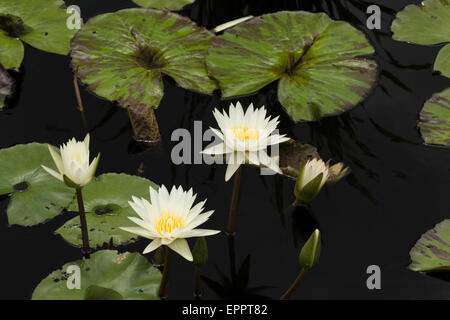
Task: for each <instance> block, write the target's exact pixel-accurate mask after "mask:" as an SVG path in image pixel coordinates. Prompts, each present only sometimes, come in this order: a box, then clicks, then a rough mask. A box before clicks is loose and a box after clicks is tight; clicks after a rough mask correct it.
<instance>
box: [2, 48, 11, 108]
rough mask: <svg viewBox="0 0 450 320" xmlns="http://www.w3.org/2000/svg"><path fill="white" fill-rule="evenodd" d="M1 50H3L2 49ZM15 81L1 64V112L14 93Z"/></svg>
mask: <svg viewBox="0 0 450 320" xmlns="http://www.w3.org/2000/svg"><path fill="white" fill-rule="evenodd" d="M0 50H1V49H0ZM12 86H13V79H12V77H11V76H10V75H9V73H8V71H6V70H5V68H3V66H2V65H1V64H0V110H1V109H2V108H3V107H4V105H5V99H6V97H7V96H9V95H10V94H11V93H12Z"/></svg>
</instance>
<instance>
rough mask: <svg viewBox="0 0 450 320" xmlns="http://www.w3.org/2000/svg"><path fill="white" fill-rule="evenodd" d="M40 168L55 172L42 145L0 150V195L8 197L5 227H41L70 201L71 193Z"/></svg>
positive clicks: (72, 194)
mask: <svg viewBox="0 0 450 320" xmlns="http://www.w3.org/2000/svg"><path fill="white" fill-rule="evenodd" d="M41 165H45V166H47V167H49V168H53V169H54V170H56V168H55V165H54V163H53V159H52V157H51V156H50V153H49V152H48V147H47V145H46V144H40V143H30V144H24V145H17V146H14V147H11V148H7V149H2V150H0V168H1V171H0V194H12V195H11V199H10V201H9V204H8V208H7V214H8V222H9V224H18V225H22V226H32V225H35V224H38V223H42V222H44V221H46V220H48V219H51V218H53V217H55V216H56V215H58V214H59V213H61V211H62V210H63V209H64V208H66V207H67V206H68V205H69V204H70V202H72V201H73V198H74V191H73V189H71V188H69V187H67V186H66V185H65V184H64V183H62V182H61V181H59V180H57V179H55V178H54V177H52V176H51V175H49V174H48V173H47V172H46V171H45V170H44V169H42V168H41Z"/></svg>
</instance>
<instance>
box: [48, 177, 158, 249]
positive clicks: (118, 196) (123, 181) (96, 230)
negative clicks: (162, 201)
mask: <svg viewBox="0 0 450 320" xmlns="http://www.w3.org/2000/svg"><path fill="white" fill-rule="evenodd" d="M150 187H152V188H154V189H157V188H158V186H157V185H155V184H154V183H153V182H151V181H150V180H147V179H145V178H141V177H138V176H130V175H126V174H117V173H106V174H103V175H101V176H99V177H98V178H96V179H95V180H92V181H91V182H90V183H89V184H88V185H87V186H85V187H84V188H83V200H84V206H85V210H86V221H87V225H88V230H89V245H90V247H91V248H95V247H100V246H102V245H103V244H105V243H106V244H112V245H120V244H125V243H128V242H132V241H134V240H136V238H135V236H134V235H133V234H132V233H129V232H126V231H123V230H121V229H119V227H125V226H134V223H133V222H131V221H130V220H129V219H128V217H131V216H133V217H137V214H136V213H135V212H134V210H133V208H131V207H130V205H129V204H128V201H131V200H132V196H135V197H138V198H148V197H149V188H150ZM68 209H69V210H71V211H78V204H77V202H76V201H74V202H73V203H72V204H71V205H70V206H69V208H68ZM56 233H58V234H60V235H61V236H62V237H63V238H64V239H65V240H66V241H68V242H70V243H71V244H73V245H76V246H81V245H82V239H81V226H80V218H79V217H74V218H73V219H71V220H69V221H67V222H66V223H65V224H64V225H63V226H62V227H61V228H59V229H58V230H56Z"/></svg>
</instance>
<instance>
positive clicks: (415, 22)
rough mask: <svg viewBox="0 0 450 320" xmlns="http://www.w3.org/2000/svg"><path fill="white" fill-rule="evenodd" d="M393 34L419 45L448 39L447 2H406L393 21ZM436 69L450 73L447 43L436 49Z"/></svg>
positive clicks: (449, 23) (429, 0) (430, 0)
mask: <svg viewBox="0 0 450 320" xmlns="http://www.w3.org/2000/svg"><path fill="white" fill-rule="evenodd" d="M391 29H392V32H393V33H394V35H393V38H394V39H395V40H398V41H407V42H412V43H417V44H422V45H433V44H439V43H448V42H450V2H449V1H447V0H425V1H423V2H422V3H421V4H420V5H413V4H411V5H408V6H406V7H405V9H403V10H402V11H400V12H399V13H398V14H397V17H396V18H395V20H394V21H393V22H392V27H391ZM434 70H435V71H440V72H441V73H442V74H443V75H444V76H446V77H450V45H446V46H445V47H444V48H443V49H441V51H440V52H439V54H438V56H437V58H436V62H435V65H434Z"/></svg>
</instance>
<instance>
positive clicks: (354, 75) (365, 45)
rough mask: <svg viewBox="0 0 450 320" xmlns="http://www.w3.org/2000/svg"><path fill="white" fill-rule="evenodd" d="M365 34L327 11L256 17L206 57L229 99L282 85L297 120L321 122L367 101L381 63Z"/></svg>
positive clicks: (280, 88) (226, 35)
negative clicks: (334, 18) (271, 85)
mask: <svg viewBox="0 0 450 320" xmlns="http://www.w3.org/2000/svg"><path fill="white" fill-rule="evenodd" d="M373 53H374V50H373V48H372V46H371V45H370V43H369V41H368V40H367V39H366V37H365V36H364V34H363V33H361V32H360V31H358V30H357V29H355V28H353V27H352V26H351V25H350V24H348V23H346V22H343V21H333V20H331V19H330V18H329V17H328V16H327V15H326V14H324V13H309V12H303V11H297V12H288V11H282V12H277V13H273V14H267V15H263V16H260V17H256V18H253V19H251V20H248V21H246V22H243V23H241V24H239V25H237V26H236V27H234V28H231V29H228V30H226V31H225V32H224V33H223V35H220V36H218V37H216V38H215V39H214V41H213V43H212V45H211V48H210V49H209V53H208V56H207V59H206V62H207V66H208V71H209V73H210V75H211V76H212V77H214V78H215V79H217V80H218V82H219V86H220V89H221V90H222V96H223V97H224V98H229V97H234V96H241V95H247V94H252V93H255V92H257V91H258V90H260V89H262V88H263V87H264V86H266V85H268V84H270V83H273V82H277V83H278V99H279V101H280V103H281V104H282V105H283V107H284V108H285V109H286V111H287V112H288V114H289V115H290V116H291V117H292V119H293V120H294V121H299V120H314V121H315V120H318V119H320V118H321V117H323V116H326V115H334V114H339V113H341V112H344V111H346V110H348V109H350V108H352V107H354V106H355V105H357V104H358V103H359V102H361V101H362V100H363V99H364V98H365V96H366V95H367V94H368V92H369V91H370V90H371V88H372V86H373V84H374V83H375V80H376V76H377V64H376V63H375V61H374V60H372V59H370V58H369V56H370V55H372V54H373Z"/></svg>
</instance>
